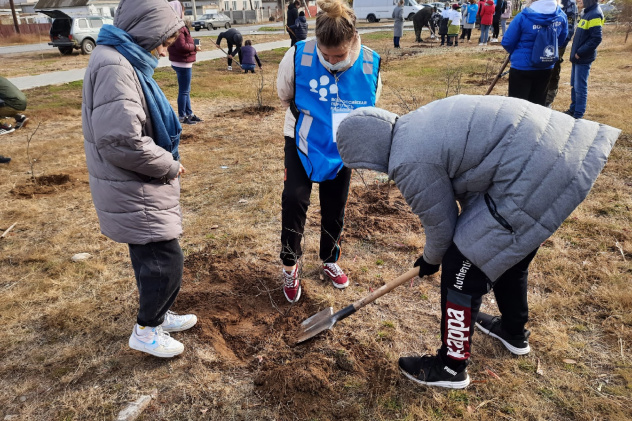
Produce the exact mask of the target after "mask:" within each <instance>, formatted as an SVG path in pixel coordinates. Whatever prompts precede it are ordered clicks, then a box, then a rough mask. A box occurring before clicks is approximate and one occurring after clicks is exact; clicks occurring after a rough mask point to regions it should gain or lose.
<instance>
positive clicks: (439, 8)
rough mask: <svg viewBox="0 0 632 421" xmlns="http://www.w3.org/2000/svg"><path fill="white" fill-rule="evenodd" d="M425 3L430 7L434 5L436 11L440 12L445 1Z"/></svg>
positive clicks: (443, 7)
mask: <svg viewBox="0 0 632 421" xmlns="http://www.w3.org/2000/svg"><path fill="white" fill-rule="evenodd" d="M426 4H427V5H428V6H430V7H436V8H437V11H438V12H441V11H442V10H443V9H445V2H440V1H435V2H432V3H426Z"/></svg>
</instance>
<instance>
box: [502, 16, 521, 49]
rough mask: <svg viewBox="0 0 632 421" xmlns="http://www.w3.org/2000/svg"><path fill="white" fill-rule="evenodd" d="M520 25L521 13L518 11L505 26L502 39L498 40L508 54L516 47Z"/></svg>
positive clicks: (518, 40)
mask: <svg viewBox="0 0 632 421" xmlns="http://www.w3.org/2000/svg"><path fill="white" fill-rule="evenodd" d="M521 25H522V14H521V13H519V14H517V15H516V17H515V18H514V19H513V20H512V21H511V23H510V24H509V27H507V30H506V31H505V36H503V39H502V41H501V42H500V44H501V45H502V46H503V48H504V49H505V51H507V52H508V53H509V54H511V53H513V52H514V50H515V49H516V47H518V43H519V42H520V32H521Z"/></svg>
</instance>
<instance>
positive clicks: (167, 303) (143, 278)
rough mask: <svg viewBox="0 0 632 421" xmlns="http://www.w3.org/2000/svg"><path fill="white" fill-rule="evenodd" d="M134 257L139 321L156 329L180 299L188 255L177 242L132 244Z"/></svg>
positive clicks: (131, 250) (131, 249)
mask: <svg viewBox="0 0 632 421" xmlns="http://www.w3.org/2000/svg"><path fill="white" fill-rule="evenodd" d="M129 251H130V258H131V260H132V267H133V268H134V274H135V276H136V285H137V286H138V293H139V298H140V300H139V301H140V303H139V309H138V315H137V318H136V322H137V323H138V325H139V326H148V327H156V326H160V324H161V323H162V322H163V321H164V317H165V314H166V313H167V310H169V308H171V305H172V304H173V302H174V301H175V299H176V297H177V296H178V292H179V291H180V285H181V283H182V270H183V268H184V255H183V254H182V249H181V248H180V244H178V240H177V239H173V240H169V241H159V242H155V243H148V244H143V245H139V244H129Z"/></svg>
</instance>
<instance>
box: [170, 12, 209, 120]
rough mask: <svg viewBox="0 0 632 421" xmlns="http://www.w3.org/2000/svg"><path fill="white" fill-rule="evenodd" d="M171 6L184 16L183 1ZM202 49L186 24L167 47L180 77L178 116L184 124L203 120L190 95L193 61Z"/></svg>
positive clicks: (174, 68) (172, 63)
mask: <svg viewBox="0 0 632 421" xmlns="http://www.w3.org/2000/svg"><path fill="white" fill-rule="evenodd" d="M169 6H171V8H172V9H173V10H174V11H175V12H176V15H178V16H180V19H183V18H184V9H183V8H182V3H180V2H179V1H170V2H169ZM200 49H201V48H200V46H199V45H195V42H194V40H193V37H192V36H191V32H189V28H187V27H186V25H185V26H183V27H182V28H180V34H179V35H178V39H176V42H174V43H173V44H171V45H170V46H169V48H168V49H167V51H168V52H169V61H170V62H171V68H172V69H173V70H174V71H175V72H176V76H177V78H178V118H179V119H180V123H182V124H196V123H198V122H200V121H202V119H200V118H199V117H198V116H196V115H195V114H193V110H192V109H191V95H190V94H191V73H192V72H193V63H195V59H196V55H197V52H198V51H200Z"/></svg>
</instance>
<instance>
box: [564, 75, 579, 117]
mask: <svg viewBox="0 0 632 421" xmlns="http://www.w3.org/2000/svg"><path fill="white" fill-rule="evenodd" d="M576 71H577V66H576V65H575V63H572V64H571V105H569V107H568V110H566V111H565V112H566V113H567V114H569V115H571V116H574V115H575V72H576Z"/></svg>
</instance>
